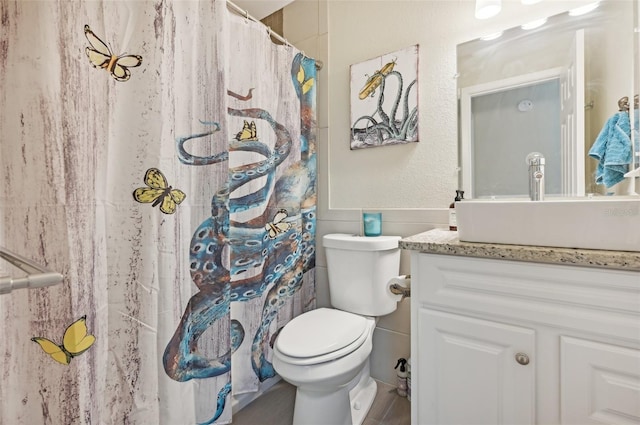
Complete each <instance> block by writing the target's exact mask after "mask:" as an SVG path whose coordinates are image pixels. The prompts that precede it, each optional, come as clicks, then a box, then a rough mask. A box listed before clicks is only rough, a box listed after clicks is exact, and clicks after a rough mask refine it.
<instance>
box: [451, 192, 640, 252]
mask: <svg viewBox="0 0 640 425" xmlns="http://www.w3.org/2000/svg"><path fill="white" fill-rule="evenodd" d="M456 216H457V221H458V235H459V237H460V240H461V241H465V242H485V243H502V244H516V245H537V246H551V247H560V248H586V249H606V250H616V251H640V197H637V196H634V197H626V196H616V197H607V196H595V197H593V198H559V199H553V198H551V199H548V200H545V201H538V202H534V201H530V200H529V199H508V200H505V199H502V200H479V199H474V200H465V201H462V202H458V203H456Z"/></svg>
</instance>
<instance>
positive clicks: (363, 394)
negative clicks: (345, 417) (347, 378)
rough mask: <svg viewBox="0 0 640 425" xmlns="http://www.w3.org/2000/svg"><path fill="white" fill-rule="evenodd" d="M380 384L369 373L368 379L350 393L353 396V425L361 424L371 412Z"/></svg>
mask: <svg viewBox="0 0 640 425" xmlns="http://www.w3.org/2000/svg"><path fill="white" fill-rule="evenodd" d="M377 391H378V385H377V384H376V381H374V380H373V378H372V377H370V376H369V375H367V379H366V380H364V382H361V384H358V386H356V387H355V388H354V389H353V390H351V392H349V395H350V396H351V397H350V399H351V421H352V424H353V425H361V424H362V422H364V418H365V416H367V413H369V409H371V405H372V404H373V399H374V398H376V392H377Z"/></svg>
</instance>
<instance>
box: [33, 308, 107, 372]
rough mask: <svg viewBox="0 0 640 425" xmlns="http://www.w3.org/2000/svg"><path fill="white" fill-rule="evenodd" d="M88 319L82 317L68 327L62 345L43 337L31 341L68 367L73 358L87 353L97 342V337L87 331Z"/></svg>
mask: <svg viewBox="0 0 640 425" xmlns="http://www.w3.org/2000/svg"><path fill="white" fill-rule="evenodd" d="M86 318H87V316H82V317H81V318H80V319H78V320H76V321H75V322H73V323H72V324H71V325H69V326H68V327H67V329H66V330H65V331H64V336H63V337H62V344H60V345H58V344H56V343H55V342H53V341H51V340H49V339H47V338H43V337H33V338H31V341H33V342H37V343H38V345H40V348H42V350H43V351H44V352H45V353H47V354H48V355H49V356H51V358H52V359H53V360H55V361H57V362H58V363H61V364H64V365H68V364H69V362H70V361H71V359H72V358H74V357H76V356H79V355H80V354H82V353H84V352H85V351H87V350H88V349H89V348H91V346H92V345H93V343H94V342H95V341H96V337H95V336H93V335H90V334H89V333H88V331H87V324H86Z"/></svg>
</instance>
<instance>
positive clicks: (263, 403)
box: [233, 381, 411, 425]
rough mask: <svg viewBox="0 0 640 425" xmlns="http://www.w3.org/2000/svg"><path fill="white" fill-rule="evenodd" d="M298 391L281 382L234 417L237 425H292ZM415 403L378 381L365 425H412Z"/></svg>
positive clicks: (234, 423) (393, 388)
mask: <svg viewBox="0 0 640 425" xmlns="http://www.w3.org/2000/svg"><path fill="white" fill-rule="evenodd" d="M295 396H296V389H295V387H294V386H293V385H291V384H289V383H287V382H285V381H280V382H278V383H277V384H275V385H274V386H273V387H271V388H270V389H269V390H268V391H267V392H266V393H264V394H263V395H262V396H261V397H260V398H258V399H257V400H255V401H254V402H252V403H251V404H249V405H248V406H246V407H245V408H244V409H242V410H241V411H239V412H238V413H236V414H235V415H233V425H290V424H291V423H292V420H293V403H294V401H295ZM410 423H411V404H410V403H409V401H408V400H407V399H406V397H400V396H399V395H398V394H397V393H396V390H395V387H393V386H391V385H388V384H385V383H382V382H378V393H377V394H376V398H375V400H374V401H373V406H371V410H369V413H368V414H367V417H366V418H365V419H364V422H363V424H362V425H409V424H410Z"/></svg>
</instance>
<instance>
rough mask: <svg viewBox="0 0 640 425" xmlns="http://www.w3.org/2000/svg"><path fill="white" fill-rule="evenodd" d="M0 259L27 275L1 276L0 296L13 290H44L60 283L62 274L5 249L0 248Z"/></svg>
mask: <svg viewBox="0 0 640 425" xmlns="http://www.w3.org/2000/svg"><path fill="white" fill-rule="evenodd" d="M0 257H1V258H3V259H5V260H7V261H8V262H9V263H11V264H13V265H14V266H16V267H17V268H19V269H20V270H22V271H23V272H25V273H27V276H24V277H18V278H13V277H7V276H1V277H0V295H2V294H8V293H9V292H11V291H13V290H14V289H22V288H44V287H47V286H52V285H57V284H58V283H60V282H62V279H63V276H62V274H60V273H56V272H52V271H51V270H49V269H47V268H46V267H43V266H41V265H39V264H36V263H34V262H33V261H31V260H29V259H28V258H25V257H23V256H21V255H18V254H15V253H13V252H11V251H9V250H8V249H6V248H2V247H0Z"/></svg>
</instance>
